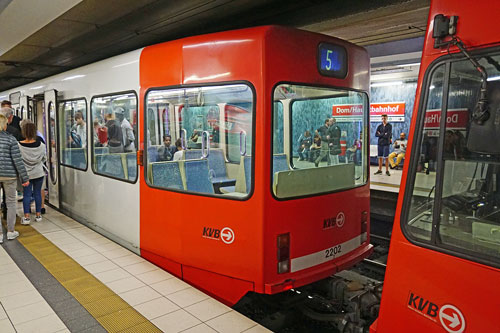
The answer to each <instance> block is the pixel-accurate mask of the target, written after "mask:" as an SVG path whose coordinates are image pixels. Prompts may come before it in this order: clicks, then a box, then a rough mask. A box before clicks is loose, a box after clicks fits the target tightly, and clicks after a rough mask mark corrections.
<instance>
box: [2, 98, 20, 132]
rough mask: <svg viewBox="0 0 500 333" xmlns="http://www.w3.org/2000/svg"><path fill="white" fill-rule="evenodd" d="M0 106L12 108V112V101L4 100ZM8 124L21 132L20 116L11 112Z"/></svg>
mask: <svg viewBox="0 0 500 333" xmlns="http://www.w3.org/2000/svg"><path fill="white" fill-rule="evenodd" d="M0 107H2V108H3V107H9V108H11V109H12V113H14V108H13V107H12V103H11V102H10V101H7V100H4V101H2V104H1V106H0ZM10 125H11V126H13V127H15V128H17V129H18V131H19V132H21V118H19V117H18V116H16V115H15V114H13V116H12V120H11V121H10Z"/></svg>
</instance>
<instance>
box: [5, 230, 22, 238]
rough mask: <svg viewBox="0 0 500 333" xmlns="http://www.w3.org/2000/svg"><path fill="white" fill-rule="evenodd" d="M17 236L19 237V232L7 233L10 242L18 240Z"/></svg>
mask: <svg viewBox="0 0 500 333" xmlns="http://www.w3.org/2000/svg"><path fill="white" fill-rule="evenodd" d="M17 236H19V232H18V231H16V230H14V231H12V232H10V231H9V232H7V239H8V240H13V239H16V238H17Z"/></svg>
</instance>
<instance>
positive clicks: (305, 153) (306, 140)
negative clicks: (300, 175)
mask: <svg viewBox="0 0 500 333" xmlns="http://www.w3.org/2000/svg"><path fill="white" fill-rule="evenodd" d="M311 145H312V136H311V132H309V131H305V132H304V134H303V135H301V136H300V137H299V149H298V150H297V151H298V153H299V161H303V160H309V150H310V149H311Z"/></svg>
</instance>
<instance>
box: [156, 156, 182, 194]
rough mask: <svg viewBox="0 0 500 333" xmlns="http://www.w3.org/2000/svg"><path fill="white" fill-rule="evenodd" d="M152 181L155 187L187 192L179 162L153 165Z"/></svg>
mask: <svg viewBox="0 0 500 333" xmlns="http://www.w3.org/2000/svg"><path fill="white" fill-rule="evenodd" d="M149 169H151V180H152V183H153V185H155V186H160V187H167V188H175V189H179V190H185V189H186V185H185V180H183V177H182V173H181V168H180V166H179V161H175V162H171V161H169V162H153V163H151V168H149Z"/></svg>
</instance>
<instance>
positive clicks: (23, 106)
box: [19, 96, 32, 119]
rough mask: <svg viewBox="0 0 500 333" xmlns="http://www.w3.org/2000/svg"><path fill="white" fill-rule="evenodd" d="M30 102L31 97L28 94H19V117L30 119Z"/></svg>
mask: <svg viewBox="0 0 500 333" xmlns="http://www.w3.org/2000/svg"><path fill="white" fill-rule="evenodd" d="M30 102H31V98H30V97H29V96H21V98H20V99H19V107H20V109H19V117H21V119H32V118H31V109H30Z"/></svg>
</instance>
